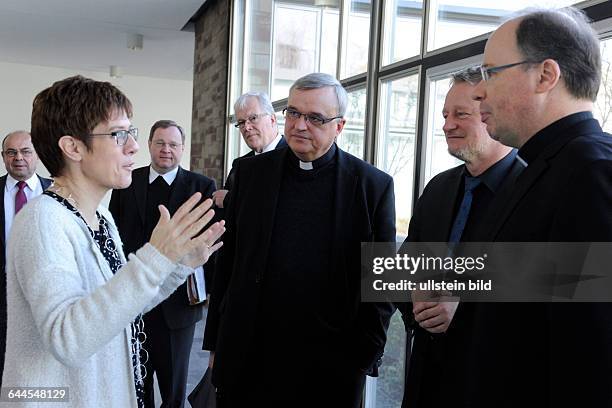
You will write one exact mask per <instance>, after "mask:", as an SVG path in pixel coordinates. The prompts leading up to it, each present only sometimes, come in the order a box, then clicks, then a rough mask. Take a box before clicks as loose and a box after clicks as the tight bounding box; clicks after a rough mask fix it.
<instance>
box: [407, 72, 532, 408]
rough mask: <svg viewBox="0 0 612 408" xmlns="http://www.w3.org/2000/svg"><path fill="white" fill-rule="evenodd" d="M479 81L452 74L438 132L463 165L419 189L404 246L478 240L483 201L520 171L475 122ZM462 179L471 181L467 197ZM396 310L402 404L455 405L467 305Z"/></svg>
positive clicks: (467, 337) (467, 329)
mask: <svg viewBox="0 0 612 408" xmlns="http://www.w3.org/2000/svg"><path fill="white" fill-rule="evenodd" d="M480 80H481V74H480V70H479V69H478V68H470V69H467V70H465V71H461V72H458V73H456V74H454V75H453V77H452V86H451V88H450V89H449V91H448V94H447V95H446V100H445V102H444V108H443V110H442V115H443V116H444V126H443V130H444V135H445V136H446V143H447V144H448V152H449V153H450V154H451V155H452V156H454V157H456V158H458V159H460V160H462V161H464V162H465V164H462V165H460V166H457V167H455V168H452V169H450V170H447V171H445V172H443V173H440V174H438V175H437V176H436V177H434V178H433V179H432V180H431V181H430V182H429V183H428V184H427V187H425V190H424V191H423V194H422V195H421V197H420V198H419V200H418V201H417V203H416V207H415V210H414V214H413V216H412V219H411V220H410V228H409V230H408V237H407V238H406V243H409V242H449V241H461V242H463V241H478V239H479V238H478V237H477V235H476V230H477V227H478V225H479V222H481V221H482V218H483V216H484V214H485V213H486V211H487V209H488V206H489V203H490V202H491V200H492V199H493V197H494V196H495V194H496V193H497V192H498V190H499V189H500V188H501V187H502V185H503V184H504V183H506V182H508V181H509V180H511V179H513V177H514V176H515V175H516V174H517V173H518V172H519V171H520V170H521V169H522V165H521V163H520V162H518V161H516V160H515V157H516V150H512V149H511V148H509V147H507V146H504V145H502V144H500V143H499V142H496V141H494V140H492V139H491V138H490V137H489V134H488V133H487V131H486V125H485V124H484V123H482V122H481V120H480V103H479V102H477V101H475V100H473V98H472V94H473V92H474V89H475V86H476V85H477V84H478V83H479V82H480ZM469 180H474V181H475V182H476V183H477V184H476V185H475V187H474V188H473V190H470V191H469V192H468V191H467V190H466V189H468V187H469ZM468 194H470V195H471V206H470V208H469V209H468V213H467V219H465V223H461V221H460V218H461V215H460V214H461V212H460V206H461V205H462V204H463V203H464V201H465V199H466V196H467V195H468ZM457 228H460V230H457ZM397 306H398V307H399V309H400V310H401V311H402V314H403V318H404V320H405V321H407V322H410V321H411V320H412V322H411V323H412V324H411V326H413V328H414V331H413V336H414V340H413V341H412V345H413V346H412V352H411V353H407V355H409V356H410V360H409V361H408V362H407V365H406V367H407V377H406V382H405V387H404V401H403V404H402V407H407V408H408V407H414V408H419V407H447V406H451V405H456V404H457V403H458V402H459V401H462V400H463V398H462V393H463V389H464V387H463V384H462V381H463V380H464V379H465V378H467V377H468V376H469V375H468V373H466V369H467V366H468V360H466V358H468V356H467V355H466V353H465V350H466V348H467V345H469V344H470V342H471V331H472V329H473V328H472V326H471V324H472V318H473V304H471V303H457V302H456V301H436V302H424V301H416V300H415V301H414V302H412V303H404V304H398V305H397ZM409 324H410V323H409ZM410 340H411V339H410V337H409V338H408V342H407V349H409V347H410Z"/></svg>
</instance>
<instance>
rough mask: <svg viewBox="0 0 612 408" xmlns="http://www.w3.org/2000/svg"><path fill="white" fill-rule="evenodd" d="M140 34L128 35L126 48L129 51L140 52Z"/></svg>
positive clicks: (141, 38)
mask: <svg viewBox="0 0 612 408" xmlns="http://www.w3.org/2000/svg"><path fill="white" fill-rule="evenodd" d="M142 40H143V36H142V34H128V35H127V47H128V48H129V49H130V50H142Z"/></svg>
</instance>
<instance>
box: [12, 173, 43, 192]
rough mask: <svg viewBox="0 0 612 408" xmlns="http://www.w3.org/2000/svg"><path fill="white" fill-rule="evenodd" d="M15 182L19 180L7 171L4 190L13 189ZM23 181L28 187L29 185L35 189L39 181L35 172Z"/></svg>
mask: <svg viewBox="0 0 612 408" xmlns="http://www.w3.org/2000/svg"><path fill="white" fill-rule="evenodd" d="M17 183H19V181H18V180H15V179H14V178H13V176H11V175H10V174H8V173H7V175H6V187H5V188H6V191H11V190H12V189H14V188H15V186H16V185H17ZM25 183H26V184H27V185H28V187H30V190H32V191H35V190H36V187H38V183H40V180H39V179H38V176H37V175H36V173H34V174H32V176H31V177H30V178H29V179H27V180H26V181H25Z"/></svg>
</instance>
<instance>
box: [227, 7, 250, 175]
mask: <svg viewBox="0 0 612 408" xmlns="http://www.w3.org/2000/svg"><path fill="white" fill-rule="evenodd" d="M245 1H246V0H245ZM228 3H229V5H228V7H229V10H228V15H229V38H228V49H229V52H228V55H227V86H226V96H225V109H226V110H225V112H226V115H225V126H224V128H225V131H224V138H225V141H224V144H223V149H224V154H223V161H224V163H223V174H222V176H221V181H222V182H223V183H224V184H225V177H226V176H227V174H228V173H229V166H230V163H231V162H232V158H231V157H230V153H231V150H232V149H231V148H230V146H231V143H232V141H231V140H230V137H231V133H230V130H229V126H228V125H229V122H230V121H231V116H230V111H231V104H232V101H231V100H232V90H233V82H234V72H233V69H234V64H233V62H232V61H233V54H234V52H235V51H236V50H235V49H234V45H235V43H234V42H235V38H234V34H235V33H234V29H235V27H234V25H235V23H236V21H235V18H236V14H237V13H236V5H235V3H234V2H233V1H228ZM245 19H246V14H245ZM244 38H245V33H244V31H243V33H242V41H243V44H244ZM243 61H244V56H243ZM241 71H242V72H243V71H244V64H243V66H242V67H241ZM242 83H243V82H242V80H241V84H240V86H242ZM234 144H235V143H234Z"/></svg>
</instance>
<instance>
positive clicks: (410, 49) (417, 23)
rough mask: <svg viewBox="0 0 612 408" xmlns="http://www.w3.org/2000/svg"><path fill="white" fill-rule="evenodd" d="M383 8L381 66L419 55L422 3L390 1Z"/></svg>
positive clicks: (401, 0)
mask: <svg viewBox="0 0 612 408" xmlns="http://www.w3.org/2000/svg"><path fill="white" fill-rule="evenodd" d="M385 7H386V8H387V9H386V11H385V16H386V17H385V22H384V24H383V50H382V65H388V64H392V63H394V62H397V61H400V60H403V59H406V58H409V57H412V56H415V55H419V54H420V52H421V26H422V20H423V1H422V0H421V1H407V0H390V1H387V2H385Z"/></svg>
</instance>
